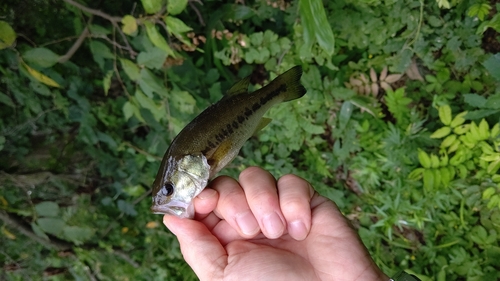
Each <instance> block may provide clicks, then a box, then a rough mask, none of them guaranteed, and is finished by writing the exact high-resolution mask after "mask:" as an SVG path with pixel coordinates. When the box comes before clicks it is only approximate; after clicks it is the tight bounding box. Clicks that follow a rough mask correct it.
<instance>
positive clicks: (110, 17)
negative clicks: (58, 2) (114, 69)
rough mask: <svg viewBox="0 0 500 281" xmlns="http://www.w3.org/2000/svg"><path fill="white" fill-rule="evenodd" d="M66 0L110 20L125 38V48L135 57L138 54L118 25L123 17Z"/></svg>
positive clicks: (83, 9) (85, 10)
mask: <svg viewBox="0 0 500 281" xmlns="http://www.w3.org/2000/svg"><path fill="white" fill-rule="evenodd" d="M64 2H66V3H68V4H70V5H72V6H75V7H77V8H78V9H80V10H82V11H84V12H87V13H89V14H91V15H95V16H99V17H101V18H104V19H107V20H109V21H110V22H111V24H112V25H113V27H114V28H116V29H117V30H118V32H119V33H120V35H121V37H122V40H123V42H125V45H126V48H125V49H126V50H127V51H128V52H129V54H130V57H132V58H135V56H136V55H137V52H136V51H134V49H133V48H132V46H130V44H129V43H128V40H127V37H126V36H125V34H124V33H123V31H122V29H121V28H120V26H118V23H119V22H121V20H122V18H121V17H114V16H110V15H108V14H106V13H104V12H102V11H99V10H96V9H91V8H89V7H85V6H83V5H82V4H80V3H77V2H75V1H73V0H64Z"/></svg>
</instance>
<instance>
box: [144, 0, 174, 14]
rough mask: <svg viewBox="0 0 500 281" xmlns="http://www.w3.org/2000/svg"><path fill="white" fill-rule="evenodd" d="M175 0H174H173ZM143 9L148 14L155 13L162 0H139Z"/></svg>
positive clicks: (161, 4) (158, 9)
mask: <svg viewBox="0 0 500 281" xmlns="http://www.w3.org/2000/svg"><path fill="white" fill-rule="evenodd" d="M174 1H176V0H174ZM141 2H142V6H143V7H144V10H145V11H146V13H148V14H156V13H158V12H159V11H160V10H161V7H162V6H163V0H141Z"/></svg>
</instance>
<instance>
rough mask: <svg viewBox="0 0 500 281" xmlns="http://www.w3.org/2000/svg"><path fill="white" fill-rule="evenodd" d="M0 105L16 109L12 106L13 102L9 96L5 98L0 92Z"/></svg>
mask: <svg viewBox="0 0 500 281" xmlns="http://www.w3.org/2000/svg"><path fill="white" fill-rule="evenodd" d="M0 103H3V104H5V105H8V106H10V107H12V108H14V107H16V106H15V105H14V102H13V101H12V99H11V98H10V97H9V96H7V95H6V94H4V93H2V92H0Z"/></svg>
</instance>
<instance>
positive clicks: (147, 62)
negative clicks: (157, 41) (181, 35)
mask: <svg viewBox="0 0 500 281" xmlns="http://www.w3.org/2000/svg"><path fill="white" fill-rule="evenodd" d="M166 59H167V54H166V53H165V52H164V51H162V50H160V49H158V48H156V47H152V49H151V50H149V51H147V52H140V53H139V55H138V56H137V63H138V64H139V65H140V66H145V67H147V68H152V69H160V68H162V67H163V64H164V63H165V60H166Z"/></svg>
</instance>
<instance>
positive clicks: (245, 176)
mask: <svg viewBox="0 0 500 281" xmlns="http://www.w3.org/2000/svg"><path fill="white" fill-rule="evenodd" d="M240 185H241V187H243V190H244V191H245V195H246V198H247V202H248V205H249V206H250V209H251V210H252V213H253V214H254V216H255V218H256V219H257V221H258V222H259V225H260V229H261V230H262V233H264V235H265V236H266V237H267V238H269V239H275V238H278V237H280V236H281V235H283V233H284V232H285V218H284V217H283V214H282V213H281V209H280V204H279V199H278V191H277V189H276V180H275V179H274V177H273V176H272V175H271V174H270V173H269V172H267V171H265V170H263V169H261V168H258V167H250V168H247V169H246V170H244V171H243V172H241V174H240Z"/></svg>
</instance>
